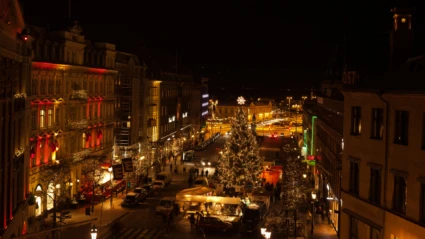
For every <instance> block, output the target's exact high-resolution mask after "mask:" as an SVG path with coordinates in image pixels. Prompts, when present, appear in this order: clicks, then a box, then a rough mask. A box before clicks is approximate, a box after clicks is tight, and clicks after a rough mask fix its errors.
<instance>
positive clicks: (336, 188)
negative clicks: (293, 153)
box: [313, 83, 344, 231]
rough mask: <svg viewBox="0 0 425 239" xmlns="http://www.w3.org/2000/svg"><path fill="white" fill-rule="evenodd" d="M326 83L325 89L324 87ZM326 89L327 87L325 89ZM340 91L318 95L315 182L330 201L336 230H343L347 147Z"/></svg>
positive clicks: (327, 204)
mask: <svg viewBox="0 0 425 239" xmlns="http://www.w3.org/2000/svg"><path fill="white" fill-rule="evenodd" d="M323 85H324V84H323V83H322V89H323V88H324V86H323ZM324 90H326V89H324ZM341 96H342V94H341V93H339V92H338V91H336V90H335V91H334V93H333V94H326V93H324V94H323V95H321V96H320V97H317V119H316V121H317V122H316V138H315V141H316V143H315V147H316V150H315V152H314V154H313V155H314V157H315V161H316V172H315V183H316V187H317V188H318V189H319V194H318V198H319V199H321V200H322V201H323V202H325V203H326V207H327V210H329V219H330V220H331V222H332V225H333V226H334V228H335V230H337V231H338V229H339V226H338V225H339V222H340V218H339V215H340V214H339V213H340V204H341V201H340V199H341V196H340V194H341V193H340V187H341V185H340V183H341V158H342V152H343V147H344V141H343V132H342V130H343V117H344V98H343V97H341Z"/></svg>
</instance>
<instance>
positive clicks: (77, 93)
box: [69, 90, 89, 100]
mask: <svg viewBox="0 0 425 239" xmlns="http://www.w3.org/2000/svg"><path fill="white" fill-rule="evenodd" d="M88 98H89V96H88V94H87V91H86V90H73V91H72V92H71V95H70V96H69V99H70V100H87V99H88Z"/></svg>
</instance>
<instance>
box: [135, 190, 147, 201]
mask: <svg viewBox="0 0 425 239" xmlns="http://www.w3.org/2000/svg"><path fill="white" fill-rule="evenodd" d="M133 192H134V193H136V194H139V195H140V199H141V201H142V202H143V201H145V200H146V198H147V197H148V192H147V191H146V190H145V189H144V188H142V187H137V188H135V189H134V191H133Z"/></svg>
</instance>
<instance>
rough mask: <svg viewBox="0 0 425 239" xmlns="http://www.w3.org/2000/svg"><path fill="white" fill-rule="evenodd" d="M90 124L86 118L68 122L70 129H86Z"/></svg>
mask: <svg viewBox="0 0 425 239" xmlns="http://www.w3.org/2000/svg"><path fill="white" fill-rule="evenodd" d="M88 125H89V122H88V121H87V120H86V119H81V120H75V121H69V123H68V127H69V129H75V130H79V129H85V128H87V126H88Z"/></svg>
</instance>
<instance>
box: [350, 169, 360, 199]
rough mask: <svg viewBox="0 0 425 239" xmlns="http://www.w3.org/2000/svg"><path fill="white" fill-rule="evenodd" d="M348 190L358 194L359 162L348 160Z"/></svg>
mask: <svg viewBox="0 0 425 239" xmlns="http://www.w3.org/2000/svg"><path fill="white" fill-rule="evenodd" d="M350 192H351V193H353V194H355V195H359V164H357V163H355V162H350Z"/></svg>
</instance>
